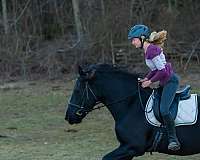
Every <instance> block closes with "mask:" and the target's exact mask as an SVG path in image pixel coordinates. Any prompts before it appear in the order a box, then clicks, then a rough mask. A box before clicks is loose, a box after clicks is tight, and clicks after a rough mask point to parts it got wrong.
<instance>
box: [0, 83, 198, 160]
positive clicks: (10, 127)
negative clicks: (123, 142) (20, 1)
mask: <svg viewBox="0 0 200 160" xmlns="http://www.w3.org/2000/svg"><path fill="white" fill-rule="evenodd" d="M72 87H73V82H63V81H51V82H48V81H34V82H17V83H10V84H5V85H2V86H1V88H0V160H100V159H101V158H102V156H103V155H105V154H106V153H108V152H110V151H112V150H113V149H114V148H115V147H117V146H118V142H117V140H116V138H115V133H114V122H113V119H112V117H111V115H110V113H109V112H108V111H107V110H106V109H105V108H104V109H101V110H96V111H93V112H92V113H90V114H89V115H88V116H87V117H86V118H85V119H84V120H83V122H82V123H81V124H79V125H72V126H70V125H69V124H68V123H67V122H66V121H65V120H64V114H65V109H66V108H65V105H66V102H67V98H68V97H69V96H70V93H71V89H72ZM195 91H196V92H199V91H200V90H198V89H195ZM199 93H200V92H199ZM135 159H136V160H199V159H200V154H199V155H194V156H187V157H179V156H169V155H164V154H157V153H155V154H153V156H150V155H149V154H146V155H144V156H142V157H137V158H135Z"/></svg>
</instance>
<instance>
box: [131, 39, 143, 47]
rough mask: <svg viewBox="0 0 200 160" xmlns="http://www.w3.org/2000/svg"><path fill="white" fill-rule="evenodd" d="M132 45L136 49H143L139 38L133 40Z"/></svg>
mask: <svg viewBox="0 0 200 160" xmlns="http://www.w3.org/2000/svg"><path fill="white" fill-rule="evenodd" d="M131 44H132V45H134V46H135V47H136V48H139V47H141V41H140V39H139V38H133V39H132V42H131Z"/></svg>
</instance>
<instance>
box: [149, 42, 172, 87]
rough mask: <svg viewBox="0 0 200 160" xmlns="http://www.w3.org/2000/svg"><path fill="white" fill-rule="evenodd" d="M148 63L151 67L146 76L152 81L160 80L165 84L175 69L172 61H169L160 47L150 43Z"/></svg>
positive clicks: (161, 83)
mask: <svg viewBox="0 0 200 160" xmlns="http://www.w3.org/2000/svg"><path fill="white" fill-rule="evenodd" d="M145 62H146V65H147V66H148V67H149V68H150V69H151V71H150V72H149V73H148V74H147V76H146V78H148V79H149V80H151V81H152V82H156V81H160V85H161V86H163V85H165V83H166V82H167V81H168V80H169V79H170V77H171V75H172V73H173V69H172V66H171V63H167V62H166V59H165V55H164V53H163V51H162V50H161V48H160V47H158V46H156V45H153V44H150V45H149V46H148V48H147V50H146V53H145Z"/></svg>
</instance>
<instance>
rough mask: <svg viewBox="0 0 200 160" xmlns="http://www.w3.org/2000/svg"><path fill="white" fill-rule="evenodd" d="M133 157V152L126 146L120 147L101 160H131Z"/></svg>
mask: <svg viewBox="0 0 200 160" xmlns="http://www.w3.org/2000/svg"><path fill="white" fill-rule="evenodd" d="M134 155H135V153H134V151H133V150H130V149H128V147H127V146H123V145H120V146H119V147H118V148H117V149H115V150H114V151H112V152H110V153H108V154H107V155H105V156H104V157H103V159H102V160H132V158H133V157H134Z"/></svg>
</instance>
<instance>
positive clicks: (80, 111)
mask: <svg viewBox="0 0 200 160" xmlns="http://www.w3.org/2000/svg"><path fill="white" fill-rule="evenodd" d="M140 90H141V89H140V84H139V81H138V84H137V92H138V96H139V101H140V104H141V108H142V110H143V111H144V112H146V113H149V112H151V111H152V110H150V111H146V110H145V106H144V104H143V102H142V97H141V91H140ZM89 93H91V95H92V97H93V98H94V99H95V101H96V103H95V105H94V106H97V105H98V104H100V103H102V101H101V100H99V98H98V96H96V94H95V93H94V91H93V90H92V88H91V86H90V85H89V83H88V81H86V82H85V87H84V90H83V93H82V96H81V103H80V104H75V103H71V102H70V101H69V102H68V105H69V106H73V107H76V108H78V110H77V111H76V115H77V116H82V115H83V113H85V114H88V113H89V112H91V111H93V110H96V109H100V108H103V107H106V106H111V105H113V104H117V103H119V102H122V101H125V100H126V99H127V98H129V97H133V96H134V95H133V94H130V95H128V96H125V97H122V98H120V99H118V100H116V101H113V102H111V103H107V104H105V103H104V104H102V105H99V106H97V107H93V108H92V109H87V108H85V107H84V104H85V102H87V101H89ZM85 96H86V98H85V99H84V97H85Z"/></svg>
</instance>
